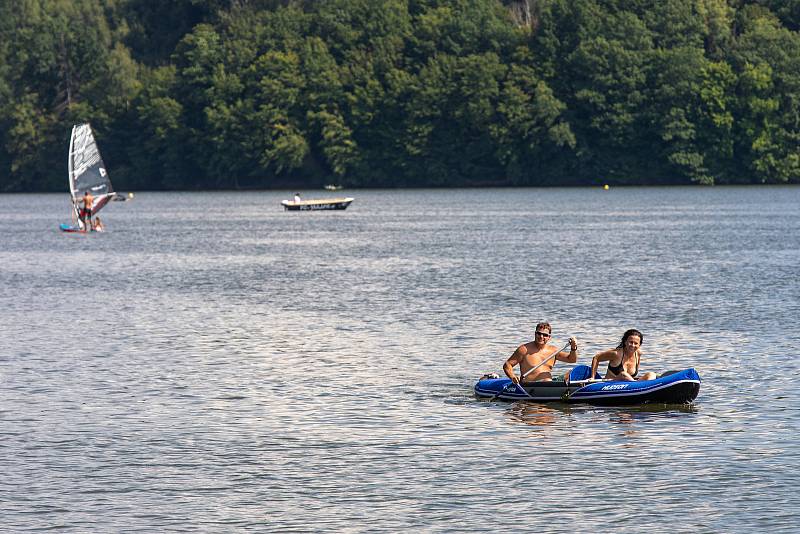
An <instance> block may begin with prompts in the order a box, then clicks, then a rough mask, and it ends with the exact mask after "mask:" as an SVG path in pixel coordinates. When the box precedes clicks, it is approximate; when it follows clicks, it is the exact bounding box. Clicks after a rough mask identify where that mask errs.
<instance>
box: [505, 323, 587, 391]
mask: <svg viewBox="0 0 800 534" xmlns="http://www.w3.org/2000/svg"><path fill="white" fill-rule="evenodd" d="M535 332H536V334H535V337H534V339H533V341H529V342H528V343H523V344H522V345H520V346H519V347H517V350H515V351H514V353H513V354H512V355H511V356H510V357H509V358H508V360H506V362H505V363H504V364H503V371H504V372H505V373H506V376H507V377H508V378H510V379H511V380H512V381H513V382H514V383H515V384H519V383H520V380H522V379H523V378H522V377H524V382H523V384H526V383H528V382H537V381H551V380H553V375H552V371H553V366H554V365H555V363H556V360H558V361H562V362H566V363H575V362H577V361H578V341H577V340H576V339H575V338H574V337H571V338H569V344H570V349H571V350H570V351H569V352H566V351H559V350H558V348H556V347H554V346H552V345H548V344H547V341H548V340H549V339H550V335H551V333H552V328H551V327H550V323H546V322H541V323H539V324H537V325H536V330H535ZM545 361H546V362H545ZM543 362H545V363H543ZM516 365H519V371H520V376H517V375H516V374H514V366H516ZM536 366H540V367H538V368H536ZM533 369H536V370H535V371H533V374H528V375H526V373H528V372H529V371H531V370H533Z"/></svg>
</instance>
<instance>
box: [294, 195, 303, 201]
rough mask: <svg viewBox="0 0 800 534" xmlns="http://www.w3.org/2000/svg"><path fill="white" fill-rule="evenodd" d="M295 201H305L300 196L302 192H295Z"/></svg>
mask: <svg viewBox="0 0 800 534" xmlns="http://www.w3.org/2000/svg"><path fill="white" fill-rule="evenodd" d="M294 201H295V202H302V201H303V199H301V198H300V193H295V194H294Z"/></svg>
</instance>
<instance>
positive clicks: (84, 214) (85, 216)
mask: <svg viewBox="0 0 800 534" xmlns="http://www.w3.org/2000/svg"><path fill="white" fill-rule="evenodd" d="M81 203H83V208H81V211H80V213H79V215H78V218H79V219H80V220H81V223H83V228H84V230H91V229H92V228H93V227H92V204H94V197H93V196H92V194H91V193H90V192H89V190H88V189H87V190H86V192H85V193H84V194H83V198H82V199H81Z"/></svg>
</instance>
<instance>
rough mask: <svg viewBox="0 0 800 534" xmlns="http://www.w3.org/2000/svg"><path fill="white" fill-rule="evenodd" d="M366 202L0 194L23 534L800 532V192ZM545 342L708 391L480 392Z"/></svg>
mask: <svg viewBox="0 0 800 534" xmlns="http://www.w3.org/2000/svg"><path fill="white" fill-rule="evenodd" d="M347 193H348V194H350V195H352V196H354V197H355V198H356V200H355V202H354V203H353V205H352V206H351V207H350V209H348V210H347V211H344V212H314V213H310V212H309V213H289V212H284V211H282V209H281V208H280V205H279V201H280V200H281V199H282V198H287V195H288V194H289V193H288V192H285V193H279V192H258V193H196V194H195V193H192V194H189V193H139V194H137V195H136V197H135V199H134V200H133V201H131V202H124V203H112V204H111V205H109V206H108V207H107V208H106V209H105V210H104V211H103V215H104V220H105V222H106V224H107V227H108V232H106V233H105V234H95V235H88V236H81V235H66V234H61V233H60V232H59V231H58V224H59V223H60V222H68V204H67V198H66V197H67V195H66V194H62V195H0V210H2V213H3V214H4V217H3V218H2V219H0V236H2V237H0V240H2V247H0V277H1V278H0V282H1V283H0V324H2V325H3V326H2V329H0V344H1V345H2V347H3V348H2V351H0V473H1V476H0V518H2V524H3V530H4V531H23V530H46V529H61V530H63V531H69V532H87V531H97V532H111V531H125V532H137V531H138V532H161V531H184V532H198V531H200V532H230V531H256V532H257V531H264V532H266V531H281V532H321V531H328V532H401V531H404V532H412V531H414V532H415V531H424V532H473V531H487V532H514V531H543V532H573V531H575V530H578V529H580V530H584V531H585V530H589V531H593V532H643V531H647V532H796V531H797V528H798V524H800V512H798V505H800V499H798V495H797V492H798V484H797V479H796V474H797V473H798V471H800V449H799V448H798V445H797V431H798V426H799V425H798V422H800V414H799V413H798V410H797V402H796V401H797V393H796V389H795V387H794V385H793V381H794V378H795V377H796V376H797V375H798V373H799V372H800V368H799V367H800V366H798V360H797V350H798V346H800V332H799V331H798V328H797V318H798V317H800V306H799V305H798V303H799V302H800V285H799V284H798V278H799V276H798V275H800V272H799V271H800V267H799V266H800V188H790V187H770V188H767V187H764V188H685V189H684V188H674V189H658V188H649V189H639V188H631V189H622V188H620V189H611V190H609V191H601V190H597V189H591V190H590V189H547V190H540V189H507V190H460V191H438V190H436V191H433V190H417V191H396V192H395V191H347ZM305 196H306V197H311V196H314V194H312V193H311V192H308V193H306V194H305ZM320 196H325V194H324V193H320ZM540 320H549V321H551V322H552V323H553V327H554V340H553V343H554V344H558V345H559V346H561V345H563V344H564V343H565V342H566V339H567V337H568V336H570V335H575V336H577V337H578V340H579V343H580V348H581V355H580V359H579V362H580V363H588V362H589V360H590V358H591V356H592V355H593V354H594V353H595V352H597V351H599V350H602V349H606V348H610V347H612V346H615V345H616V343H617V341H618V340H619V337H620V336H621V334H622V332H623V331H624V330H625V329H627V328H630V327H636V328H639V329H640V330H642V331H643V332H644V334H645V339H644V346H643V349H644V358H643V363H642V369H643V370H653V371H657V372H660V371H663V370H666V369H675V368H678V369H680V368H685V367H695V368H696V369H697V370H698V372H699V373H700V375H701V377H702V378H703V380H704V382H703V385H702V387H701V390H700V395H699V397H698V398H697V400H696V402H695V403H694V404H693V405H691V406H688V407H677V406H654V407H634V408H630V407H628V408H594V407H590V406H580V405H575V406H567V405H560V404H551V405H537V404H527V403H503V402H486V401H479V400H477V399H475V398H474V397H473V395H472V386H473V384H474V382H475V381H476V379H477V378H478V377H480V375H482V374H483V373H486V372H491V371H494V372H501V365H502V363H503V361H504V360H505V359H506V358H507V357H508V356H509V355H510V353H511V352H512V351H513V350H514V348H515V347H516V346H517V345H518V344H520V343H522V342H525V341H528V340H530V339H531V336H532V334H533V329H534V325H535V323H536V322H537V321H540ZM559 367H560V368H562V369H564V370H566V369H567V368H568V367H569V366H567V365H566V364H559Z"/></svg>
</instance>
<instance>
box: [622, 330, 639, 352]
mask: <svg viewBox="0 0 800 534" xmlns="http://www.w3.org/2000/svg"><path fill="white" fill-rule="evenodd" d="M631 336H639V343H644V336H643V335H642V333H641V332H639V331H638V330H636V329H635V328H631V329H630V330H625V333H624V334H622V341H620V342H619V345H617V348H618V349H621V348H624V347H625V342H626V341H628V338H629V337H631Z"/></svg>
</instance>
